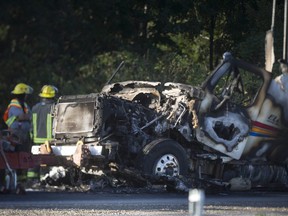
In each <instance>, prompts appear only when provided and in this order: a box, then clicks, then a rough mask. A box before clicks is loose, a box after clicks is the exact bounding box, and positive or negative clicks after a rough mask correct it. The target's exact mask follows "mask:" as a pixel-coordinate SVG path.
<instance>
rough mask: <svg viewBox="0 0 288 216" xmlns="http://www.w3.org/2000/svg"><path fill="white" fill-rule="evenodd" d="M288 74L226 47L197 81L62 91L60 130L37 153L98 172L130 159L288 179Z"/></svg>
mask: <svg viewBox="0 0 288 216" xmlns="http://www.w3.org/2000/svg"><path fill="white" fill-rule="evenodd" d="M286 76H288V75H286V74H285V72H284V73H283V74H282V75H281V76H279V77H277V78H275V79H273V78H272V75H271V73H270V72H267V71H266V70H264V69H262V68H258V67H256V66H254V65H251V64H248V63H246V62H244V61H242V60H239V59H236V58H233V57H232V55H231V54H229V53H226V54H225V55H224V59H223V61H222V62H221V63H220V65H219V66H218V67H217V68H216V69H215V70H214V71H213V72H212V73H211V75H210V76H209V77H208V78H207V79H206V80H205V81H204V82H203V84H202V85H201V86H199V87H193V86H190V85H186V84H181V83H172V82H170V83H164V84H163V83H161V82H147V81H126V82H119V83H113V84H109V85H106V86H104V88H103V89H102V91H101V93H92V94H88V95H68V96H62V97H60V99H59V100H58V102H57V104H56V106H55V109H54V110H53V116H54V121H53V136H54V139H53V140H51V141H49V142H46V143H45V144H44V145H42V146H41V147H39V146H33V148H32V153H33V154H37V155H39V154H43V155H50V156H53V157H55V158H57V157H62V158H66V159H67V162H68V163H67V164H70V165H73V166H76V167H78V168H79V169H81V170H82V171H83V172H87V173H94V174H97V172H99V171H102V172H105V171H107V170H116V171H117V170H121V169H127V168H128V169H129V168H130V169H134V170H137V171H139V172H140V173H143V174H144V175H152V176H179V175H182V176H187V177H188V178H194V179H197V180H200V181H201V180H203V181H205V182H210V183H215V184H218V183H221V184H222V183H223V182H226V183H228V184H229V185H230V186H231V187H234V186H235V185H236V186H235V187H237V185H238V186H239V181H240V185H241V183H243V182H244V181H245V182H246V183H247V182H248V183H247V184H246V186H247V185H248V187H253V186H258V185H263V186H266V185H270V184H275V183H277V184H280V185H284V186H287V184H288V176H287V168H288V165H287V164H288V158H287V155H288V145H287V125H288V112H287V110H288V94H287V90H288V89H286V91H285V88H288V83H285V82H288V81H287V80H288V79H287V78H286ZM285 85H286V86H285ZM235 182H238V184H234V183H235Z"/></svg>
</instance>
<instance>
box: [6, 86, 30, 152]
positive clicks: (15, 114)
mask: <svg viewBox="0 0 288 216" xmlns="http://www.w3.org/2000/svg"><path fill="white" fill-rule="evenodd" d="M32 92H33V88H32V87H31V86H29V85H27V84H25V83H18V84H17V85H16V86H15V88H14V89H13V91H12V92H11V94H12V95H13V99H12V100H11V101H10V103H9V105H8V107H7V109H6V111H5V113H4V116H3V120H4V122H5V123H6V125H7V126H8V129H9V130H10V131H12V133H13V134H16V135H17V136H18V137H19V139H20V142H21V144H22V145H19V150H24V151H30V144H31V143H30V129H31V119H32V114H31V110H30V108H29V106H28V104H27V103H26V99H27V95H29V94H32Z"/></svg>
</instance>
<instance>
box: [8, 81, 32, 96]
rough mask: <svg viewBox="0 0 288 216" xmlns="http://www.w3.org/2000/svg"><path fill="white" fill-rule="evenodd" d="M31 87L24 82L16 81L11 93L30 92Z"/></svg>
mask: <svg viewBox="0 0 288 216" xmlns="http://www.w3.org/2000/svg"><path fill="white" fill-rule="evenodd" d="M32 92H33V88H32V87H31V86H29V85H27V84H25V83H18V84H17V85H16V86H15V88H14V89H13V91H12V92H11V93H12V94H32Z"/></svg>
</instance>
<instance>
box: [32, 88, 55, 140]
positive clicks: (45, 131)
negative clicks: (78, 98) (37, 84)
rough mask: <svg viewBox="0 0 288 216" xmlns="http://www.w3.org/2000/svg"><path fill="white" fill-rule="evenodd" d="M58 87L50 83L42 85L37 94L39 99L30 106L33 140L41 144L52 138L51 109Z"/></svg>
mask: <svg viewBox="0 0 288 216" xmlns="http://www.w3.org/2000/svg"><path fill="white" fill-rule="evenodd" d="M57 92H58V89H57V88H56V87H55V86H52V85H44V86H43V87H42V89H41V92H40V94H39V96H40V98H41V100H40V102H38V103H37V104H36V105H34V106H33V107H32V116H33V122H32V123H33V124H32V125H33V142H34V144H43V143H44V142H45V141H46V140H51V138H52V116H51V109H52V107H53V106H54V103H55V96H56V93H57Z"/></svg>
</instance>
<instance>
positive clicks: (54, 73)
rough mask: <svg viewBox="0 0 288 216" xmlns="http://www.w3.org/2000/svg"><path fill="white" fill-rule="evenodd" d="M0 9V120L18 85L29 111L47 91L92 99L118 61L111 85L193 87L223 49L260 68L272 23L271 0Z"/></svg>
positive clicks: (120, 1) (61, 2)
mask: <svg viewBox="0 0 288 216" xmlns="http://www.w3.org/2000/svg"><path fill="white" fill-rule="evenodd" d="M283 5H284V3H283V1H277V10H276V17H275V20H276V22H275V38H276V39H275V46H276V48H275V50H276V58H281V53H282V47H281V46H282V34H283V28H282V25H283ZM0 8H1V13H0V47H1V51H0V68H1V77H0V83H1V85H0V90H1V91H0V97H1V104H0V113H3V109H5V107H6V106H7V104H8V102H9V99H10V92H11V90H12V89H13V87H14V86H15V84H16V83H18V82H25V83H27V84H29V85H31V86H32V87H33V88H34V90H35V93H34V95H33V96H32V97H31V98H30V103H31V104H32V103H34V102H35V101H36V100H37V96H38V92H39V91H40V88H41V86H42V85H44V84H53V85H55V86H57V87H58V88H59V90H60V92H59V94H81V93H90V92H97V91H99V90H100V89H101V88H102V86H103V85H104V84H105V82H106V81H107V80H108V79H109V77H110V76H111V74H112V73H113V71H114V70H115V69H116V68H117V66H118V65H119V64H120V62H122V61H124V62H125V65H124V67H123V68H122V69H121V71H120V72H119V73H118V74H117V75H116V76H115V78H114V80H113V81H116V80H117V81H118V80H123V81H124V80H129V79H137V80H151V81H156V80H157V81H159V80H161V81H164V82H165V81H176V82H183V83H188V84H193V85H197V84H200V82H201V81H202V80H203V79H204V77H205V76H207V74H208V73H209V72H210V71H211V69H212V68H213V67H214V66H215V65H216V64H218V63H219V61H220V60H221V58H222V54H223V53H224V52H225V51H227V50H229V51H231V52H232V53H233V54H234V55H235V56H237V57H239V58H242V59H245V60H248V61H250V62H252V63H255V64H258V65H260V66H263V65H264V39H265V32H266V31H267V30H268V29H269V28H270V26H271V16H272V1H270V0H157V1H155V0H105V1H100V0H85V1H80V0H49V1H47V0H46V1H45V0H27V1H22V0H11V1H0Z"/></svg>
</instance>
